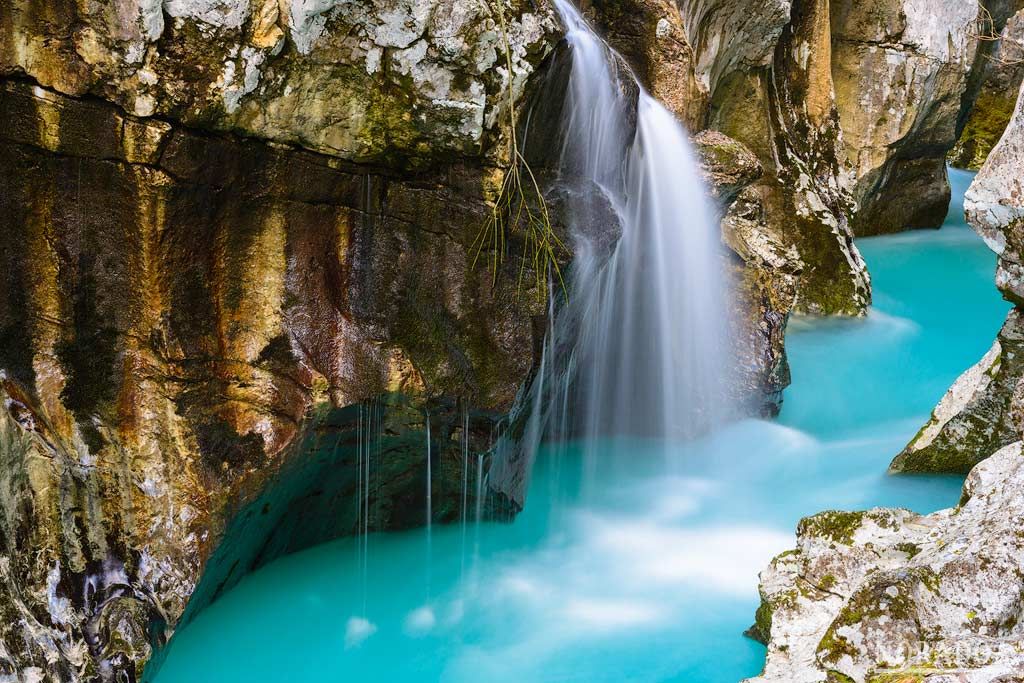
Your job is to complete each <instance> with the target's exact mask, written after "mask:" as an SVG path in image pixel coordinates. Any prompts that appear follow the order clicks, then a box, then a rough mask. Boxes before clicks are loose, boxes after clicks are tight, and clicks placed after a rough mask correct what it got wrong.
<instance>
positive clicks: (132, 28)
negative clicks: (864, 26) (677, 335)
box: [0, 0, 557, 681]
mask: <svg viewBox="0 0 1024 683" xmlns="http://www.w3.org/2000/svg"><path fill="white" fill-rule="evenodd" d="M497 7H498V6H497V5H492V4H486V3H472V2H465V3H464V2H457V3H456V2H452V3H418V4H417V3H413V2H395V3H362V4H359V3H336V4H335V3H330V2H328V3H315V4H314V3H306V2H295V3H283V4H280V5H279V4H278V3H277V2H269V3H262V2H248V1H238V2H216V3H207V2H187V1H178V0H169V1H168V2H164V3H161V2H155V3H154V2H123V3H101V4H95V3H94V4H82V3H71V2H57V3H49V2H45V3H44V2H39V3H37V2H15V1H14V0H4V2H0V76H3V77H4V80H3V81H2V83H0V120H2V121H3V124H4V125H3V126H2V128H0V272H2V273H3V279H2V281H0V282H2V284H0V384H2V393H3V400H4V410H3V411H2V414H0V431H2V433H3V439H2V446H0V454H2V455H0V457H2V458H3V460H4V466H3V467H2V468H0V481H2V482H3V484H2V486H0V509H2V510H3V516H2V518H0V585H2V589H0V614H2V615H3V617H4V618H3V619H2V620H0V622H2V623H0V643H2V647H0V677H13V678H14V679H16V680H61V681H74V680H93V679H96V678H100V679H103V680H119V681H120V680H136V679H137V678H138V677H139V676H140V674H141V670H142V666H143V665H144V663H145V662H146V661H147V659H149V658H150V656H151V655H152V653H153V651H154V649H156V648H159V647H160V646H161V645H162V644H163V643H165V642H166V640H167V638H169V637H170V635H171V634H172V633H173V631H174V629H175V628H176V627H177V626H178V625H179V624H180V623H181V620H182V619H183V618H187V615H186V609H188V614H191V613H194V612H195V611H197V610H198V609H200V608H201V607H202V605H203V604H205V603H206V602H208V601H209V600H210V599H213V598H214V597H216V595H217V594H218V593H219V592H220V591H222V590H224V589H225V588H226V587H227V586H230V585H231V583H233V582H234V581H237V580H238V578H240V577H241V576H242V575H243V574H244V573H245V572H246V571H248V570H249V569H251V568H252V567H254V566H258V565H259V564H261V563H263V562H265V561H267V560H269V559H272V558H273V557H274V556H275V555H277V554H280V553H282V552H287V551H290V550H295V549H297V548H301V547H303V546H305V545H309V544H311V543H314V542H317V541H320V540H324V539H327V538H332V537H336V536H339V535H343V534H349V533H354V532H356V531H357V530H358V529H360V528H363V529H366V528H369V529H386V528H402V527H409V526H415V525H419V524H422V523H423V522H424V521H425V518H424V514H425V513H424V512H423V510H424V508H425V506H424V505H423V504H422V502H423V500H424V498H425V496H426V492H427V490H428V489H427V486H428V483H427V480H426V476H425V475H426V472H425V470H426V467H425V464H426V452H427V448H426V447H425V446H426V437H425V434H424V433H425V431H426V430H425V427H426V423H427V421H428V420H429V422H430V427H431V430H430V431H431V435H432V440H433V448H432V449H430V450H431V452H432V455H433V459H434V463H433V465H434V471H435V472H436V473H437V475H436V479H435V481H434V482H432V484H433V487H432V488H433V497H434V500H435V503H434V508H433V509H434V514H435V517H436V518H437V519H438V520H445V519H452V518H454V517H455V516H457V515H458V502H457V501H458V495H457V490H458V482H459V481H460V480H461V478H462V473H463V469H464V467H465V462H464V460H463V459H462V456H461V453H462V449H463V446H464V444H465V445H466V447H468V448H470V449H471V450H472V452H474V453H476V452H485V451H486V450H487V449H488V448H489V446H490V443H491V439H492V438H493V437H492V435H493V430H494V423H495V421H496V420H497V419H499V418H500V416H501V415H502V414H503V413H504V412H505V411H507V410H508V407H509V406H510V405H511V402H512V400H513V399H514V397H515V394H516V392H517V391H518V388H519V386H520V384H521V383H522V382H523V380H524V379H525V378H526V377H527V376H528V374H529V372H530V370H531V368H532V366H533V364H534V362H535V360H536V356H535V349H537V348H538V347H539V345H540V336H541V334H542V330H543V326H542V325H539V324H536V323H535V320H536V319H537V318H539V317H543V313H544V301H543V296H542V293H538V292H535V291H530V284H529V283H531V282H533V279H532V278H530V277H526V278H523V282H525V283H526V284H525V285H524V284H523V282H520V278H521V276H522V272H521V270H520V265H519V261H518V258H517V254H519V253H522V249H521V248H520V247H517V246H516V245H515V244H514V243H513V244H512V245H511V246H510V249H509V255H508V256H507V258H506V259H505V260H504V261H503V263H502V264H501V266H500V268H499V270H498V271H497V272H496V273H492V272H491V271H490V270H489V269H488V267H486V266H482V267H481V266H478V265H477V260H478V256H479V254H478V251H477V248H476V247H474V243H475V242H476V240H477V238H478V236H479V233H480V226H481V225H482V224H483V223H484V221H485V219H486V217H487V216H488V215H489V213H490V210H491V209H490V203H489V202H490V193H491V192H492V190H491V189H490V188H491V187H492V186H493V178H494V177H495V176H496V175H499V174H500V172H501V164H502V159H503V155H504V150H505V149H506V148H505V145H504V144H503V138H502V134H503V132H504V131H506V130H507V121H508V116H507V114H508V109H507V108H508V106H509V103H510V102H515V101H517V100H519V99H521V97H520V96H521V94H522V93H523V91H524V88H525V82H526V78H527V76H528V75H529V74H530V73H532V72H533V71H534V70H535V68H536V67H537V66H538V65H539V64H540V63H541V62H542V61H543V60H544V58H545V56H546V55H547V54H548V53H549V52H550V51H551V49H552V47H553V45H554V42H555V39H556V30H557V26H556V24H555V22H554V20H553V18H552V15H551V13H550V12H549V11H548V10H539V11H538V10H534V9H530V8H527V7H526V6H525V5H521V4H515V3H509V4H506V5H505V6H504V7H503V8H502V10H501V12H500V13H499V12H498V11H497V9H496V8H497ZM503 22H504V23H503ZM506 44H507V46H508V54H506V52H505V46H506ZM509 60H510V61H511V64H512V72H511V73H509V71H508V69H507V64H508V62H509ZM499 177H500V175H499ZM480 258H481V259H482V260H484V261H488V260H489V259H488V258H487V255H486V254H484V255H483V256H482V257H480ZM527 272H529V271H527ZM371 479H372V481H373V482H374V485H373V486H372V487H371V486H370V485H369V482H370V481H371ZM396 501H401V504H398V503H397V502H396ZM225 539H226V542H225ZM201 578H202V588H201V590H200V594H198V595H196V596H195V597H194V598H193V597H192V595H193V592H194V591H196V589H197V586H199V585H200V579H201Z"/></svg>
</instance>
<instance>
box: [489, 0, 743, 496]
mask: <svg viewBox="0 0 1024 683" xmlns="http://www.w3.org/2000/svg"><path fill="white" fill-rule="evenodd" d="M555 5H556V7H557V9H558V12H559V14H560V15H561V18H562V21H563V23H564V24H565V27H566V42H567V43H568V46H569V56H570V57H571V60H572V66H571V71H570V75H569V83H568V86H567V87H566V88H563V90H564V92H565V94H564V97H565V102H564V106H563V108H562V140H563V141H564V142H563V145H564V146H563V148H562V152H561V159H560V179H559V185H560V189H561V191H562V194H563V196H565V197H566V202H565V205H564V208H565V209H566V210H565V211H563V212H562V215H563V216H564V217H566V220H567V221H568V227H569V230H570V234H571V237H572V247H573V250H574V259H573V264H572V273H571V275H570V279H569V283H568V288H569V292H568V299H569V302H568V304H567V305H564V306H561V307H560V309H559V310H558V311H557V312H554V314H553V315H552V316H550V318H551V320H552V322H551V327H550V328H549V332H548V338H547V340H546V342H545V347H544V357H543V359H542V361H541V364H540V367H539V369H538V371H537V374H536V376H535V378H534V381H533V384H532V386H531V387H530V389H529V390H528V391H527V392H524V394H523V395H522V396H521V400H520V403H521V405H520V407H519V408H520V411H521V412H522V411H527V410H528V411H529V415H530V417H529V421H528V423H527V425H526V428H525V430H524V435H525V436H524V439H523V440H522V442H521V443H519V444H514V445H510V444H508V443H505V444H499V446H498V450H497V452H498V454H499V456H500V457H498V458H496V461H495V466H494V467H495V469H494V470H492V471H493V472H494V477H493V482H494V484H493V485H494V486H496V487H497V488H499V490H501V491H502V492H503V493H504V494H505V495H507V496H508V497H509V498H511V499H512V500H514V501H517V502H518V503H519V504H522V501H523V499H524V496H525V481H524V480H523V479H522V477H520V476H518V475H517V474H516V472H517V471H519V472H522V471H525V472H528V471H529V469H530V467H531V464H532V463H531V462H529V461H528V462H527V463H526V466H525V467H523V466H522V463H521V462H520V461H518V460H516V461H515V462H512V460H515V459H516V458H523V457H525V458H528V459H530V460H532V457H533V454H534V453H535V452H536V450H537V447H538V445H539V443H540V442H541V441H543V440H549V441H550V440H559V439H562V438H564V437H565V436H567V435H569V436H573V437H575V438H581V439H582V440H583V443H584V448H585V452H589V451H594V449H595V448H596V447H597V444H600V443H602V442H603V441H605V440H607V439H608V438H615V437H641V438H645V439H647V438H649V439H653V440H660V442H661V443H664V444H669V443H671V441H672V440H673V439H680V438H686V437H690V436H693V435H696V434H700V433H702V432H704V431H706V430H707V429H709V428H710V427H712V426H714V425H715V424H716V423H718V422H720V421H721V420H722V419H723V418H724V417H726V416H727V414H728V410H727V409H728V403H727V400H726V393H727V392H726V390H725V387H726V381H725V377H726V374H727V372H728V371H729V368H730V353H731V351H730V349H731V346H730V342H729V339H728V327H729V324H728V323H729V320H728V315H727V310H728V306H727V302H728V299H727V296H726V291H727V289H728V284H727V281H726V276H725V273H724V267H723V266H724V264H725V257H724V253H723V248H722V246H721V238H720V234H719V227H718V216H717V213H716V210H715V208H714V207H713V205H712V204H711V202H710V200H709V198H708V195H707V191H706V188H705V186H704V183H703V181H702V179H701V177H700V175H699V170H698V165H697V162H696V159H695V154H694V152H693V150H692V148H691V144H690V142H689V139H688V138H687V134H686V131H685V130H684V129H683V127H682V126H681V125H680V123H679V122H678V121H677V120H676V118H675V117H674V116H673V115H672V114H671V113H670V112H669V111H668V110H666V109H665V108H664V107H663V106H662V105H661V104H660V103H659V102H658V101H657V100H655V99H654V98H653V97H651V96H650V95H649V94H648V93H647V92H646V91H645V90H644V89H643V88H642V87H641V86H640V84H639V83H638V82H637V80H636V78H635V77H634V76H633V74H632V73H631V72H630V71H629V69H628V67H626V66H625V62H624V61H623V60H622V58H621V57H620V56H619V55H618V54H616V53H615V52H614V51H613V50H612V49H611V48H609V47H608V46H607V45H606V44H605V43H604V42H603V41H602V40H601V39H600V38H599V37H598V36H597V35H596V34H595V33H594V31H593V30H592V29H591V28H590V26H589V25H588V24H587V22H586V20H585V19H584V18H583V17H582V16H581V15H580V14H579V12H578V11H577V10H576V8H575V7H574V6H573V5H572V4H571V3H570V2H569V1H568V0H555ZM608 224H611V225H617V227H618V228H619V229H621V236H620V237H619V238H618V240H617V242H616V241H613V240H610V239H609V237H608V233H609V232H611V231H610V230H609V229H607V225H608ZM513 419H515V417H514V418H513ZM511 451H517V452H518V455H510V452H511ZM666 452H667V451H666ZM587 460H588V463H590V462H591V461H592V458H591V457H590V456H588V458H587ZM584 466H585V467H590V466H591V465H590V464H585V465H584Z"/></svg>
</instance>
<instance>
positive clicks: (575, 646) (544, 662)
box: [157, 171, 1008, 683]
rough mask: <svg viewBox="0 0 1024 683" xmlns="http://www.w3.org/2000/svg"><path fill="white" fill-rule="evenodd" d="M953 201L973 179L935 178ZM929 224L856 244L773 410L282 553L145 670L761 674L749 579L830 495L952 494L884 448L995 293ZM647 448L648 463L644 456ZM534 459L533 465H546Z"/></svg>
mask: <svg viewBox="0 0 1024 683" xmlns="http://www.w3.org/2000/svg"><path fill="white" fill-rule="evenodd" d="M952 180H953V185H954V196H955V197H958V198H959V197H962V195H963V192H964V190H965V189H966V186H967V184H968V183H969V181H970V175H969V174H966V173H962V172H957V171H953V172H952ZM950 215H951V220H949V221H947V224H946V226H945V227H944V228H943V229H942V230H941V231H939V232H935V231H924V232H914V233H907V234H902V235H897V236H893V237H880V238H871V239H865V240H861V241H860V242H859V244H860V247H861V249H862V251H863V253H864V256H865V258H866V259H867V261H868V264H869V266H870V268H871V271H872V275H873V278H874V285H875V308H874V310H873V311H872V313H871V315H870V316H869V317H868V319H867V320H861V321H806V320H796V321H794V323H793V325H792V328H791V332H790V335H789V341H788V347H789V353H790V360H791V363H792V367H793V378H794V381H793V386H792V387H791V388H790V389H789V390H788V391H787V393H786V404H785V407H784V409H783V413H782V416H781V418H780V420H779V421H778V422H776V423H766V422H746V423H742V424H739V425H735V426H733V427H731V428H729V429H728V430H726V431H725V432H723V433H721V434H718V435H716V436H715V437H714V438H712V439H708V440H705V441H702V442H700V443H696V444H688V445H680V446H679V447H678V448H676V449H675V452H674V453H673V455H672V457H670V458H669V460H668V462H666V461H665V460H664V458H663V457H662V456H661V453H662V452H663V451H662V450H661V449H653V448H649V447H647V446H645V444H644V443H628V444H627V443H619V444H608V445H607V448H606V449H605V450H606V451H607V452H606V453H605V454H604V455H603V457H601V458H599V459H598V460H597V464H596V466H595V467H594V468H593V469H592V470H591V471H589V472H588V473H587V475H586V476H585V477H584V476H581V474H580V472H581V470H582V469H584V468H583V467H581V462H580V456H579V454H578V453H577V452H575V451H574V450H573V449H572V448H569V449H568V450H567V451H565V452H561V453H560V455H559V456H558V457H554V456H553V455H551V454H550V453H549V454H542V455H541V456H540V458H539V459H538V465H537V472H536V473H535V476H534V480H533V484H532V488H531V491H530V499H529V502H528V505H527V508H526V510H525V512H524V513H523V514H521V515H520V516H519V518H518V519H517V520H516V521H515V522H514V523H513V524H510V525H497V524H484V525H482V526H480V527H477V526H475V525H473V524H470V525H468V526H467V527H465V528H463V527H460V526H454V527H447V528H434V530H433V534H432V539H431V543H430V544H429V548H430V555H429V557H428V543H427V536H426V533H425V532H423V531H420V532H409V533H401V534H386V535H374V536H371V537H370V538H369V541H368V549H369V551H368V553H367V556H366V558H365V563H364V562H363V560H362V559H361V558H360V556H359V554H358V551H357V544H356V542H355V541H354V540H352V539H348V540H342V541H338V542H334V543H329V544H326V545H322V546H319V547H316V548H313V549H311V550H308V551H305V552H302V553H298V554H295V555H292V556H289V557H285V558H283V559H280V560H278V561H276V562H274V563H272V564H270V565H268V566H267V567H265V568H263V569H262V570H260V571H258V572H257V573H255V574H253V575H251V576H249V577H247V578H246V579H244V580H243V581H242V582H241V583H240V584H239V585H238V586H237V587H236V588H234V589H233V590H231V591H230V592H229V593H227V594H226V595H224V596H223V597H222V598H221V599H220V600H219V601H217V602H216V603H214V604H213V605H212V606H211V607H209V608H208V609H206V610H205V611H204V612H203V613H202V614H200V615H199V616H198V617H197V618H196V619H195V620H194V621H193V622H192V623H191V624H190V625H189V626H188V627H186V628H184V629H183V630H181V631H180V632H179V633H178V634H176V635H175V637H174V639H173V641H172V644H171V647H170V649H169V652H168V656H167V658H166V660H165V662H164V664H163V667H162V668H161V670H160V672H159V674H158V676H157V682H158V683H179V682H180V683H196V682H197V681H217V682H219V683H227V682H230V681H246V682H250V683H252V682H260V681H307V680H308V681H354V680H359V681H387V682H400V681H453V682H463V681H467V682H468V681H472V682H474V683H479V682H485V683H489V682H500V681H510V682H512V681H515V682H516V683H524V682H533V681H538V682H545V683H547V682H554V681H559V682H561V681H579V682H581V683H598V682H601V681H608V682H613V681H614V682H615V683H621V682H622V681H627V680H628V681H632V682H641V681H694V682H699V683H717V682H719V681H721V682H729V683H733V682H735V681H738V680H739V679H741V678H743V677H745V676H750V675H754V674H756V673H758V672H759V670H760V668H761V664H762V661H763V657H764V649H763V648H762V647H761V646H760V645H758V644H756V643H754V642H752V641H750V640H748V639H746V638H744V637H743V636H742V635H741V634H742V631H743V630H744V629H745V628H746V627H748V626H749V625H750V623H751V621H752V620H753V614H754V609H755V608H756V606H757V572H758V571H759V570H760V569H761V568H762V567H763V566H764V565H765V564H766V563H767V562H768V560H769V559H770V558H771V557H772V556H773V555H774V554H775V553H777V552H779V551H782V550H784V549H786V548H788V547H790V546H791V545H792V543H793V529H794V528H795V525H796V523H797V521H798V520H799V518H800V517H802V516H805V515H808V514H811V513H814V512H817V511H819V510H822V509H827V508H864V507H870V506H874V505H896V506H903V507H910V508H913V509H916V510H918V511H930V510H934V509H938V508H941V507H945V506H948V505H951V504H954V503H955V502H956V500H957V497H958V495H959V487H960V481H959V480H957V479H955V478H942V477H902V478H894V477H889V476H887V475H886V474H885V470H886V467H887V465H888V463H889V460H890V459H891V458H892V456H893V455H895V454H896V453H897V452H898V451H899V450H900V449H901V448H902V447H903V446H904V444H905V443H906V442H907V441H908V440H909V439H910V437H912V436H913V435H914V433H915V432H916V431H917V429H918V428H919V427H920V426H921V424H922V423H923V422H924V420H925V419H926V417H927V415H928V413H929V411H930V410H931V408H932V406H933V405H934V404H935V403H936V401H937V400H938V399H939V398H940V397H941V396H942V394H943V392H944V391H945V390H946V388H948V386H949V385H950V384H951V383H952V381H953V380H954V379H955V378H956V377H957V375H958V374H959V373H960V372H961V371H962V370H963V369H965V368H966V367H967V366H969V365H970V364H972V363H973V362H975V361H976V360H977V359H978V358H980V357H981V355H982V354H983V353H984V352H985V351H986V350H987V349H988V347H989V345H990V344H991V341H992V339H993V338H994V336H995V333H996V332H997V330H998V328H999V326H1000V324H1001V322H1002V320H1003V318H1004V317H1005V314H1006V312H1007V310H1008V306H1007V305H1006V304H1005V303H1003V302H1002V301H1001V299H1000V298H999V295H998V293H997V292H996V290H995V287H994V286H993V284H992V274H993V268H994V256H993V255H992V254H991V253H989V252H988V250H987V249H986V248H985V247H984V245H983V244H982V243H981V241H980V240H979V239H978V238H977V237H975V236H974V234H973V233H971V232H970V231H969V230H968V229H967V228H966V226H965V225H964V223H963V220H962V218H961V216H962V210H961V207H960V206H959V205H958V202H954V207H953V208H952V210H951V212H950ZM655 452H657V453H658V454H659V455H658V456H654V455H651V454H652V453H655ZM545 456H547V457H545Z"/></svg>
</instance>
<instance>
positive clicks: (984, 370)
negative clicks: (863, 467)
mask: <svg viewBox="0 0 1024 683" xmlns="http://www.w3.org/2000/svg"><path fill="white" fill-rule="evenodd" d="M1022 178H1024V88H1022V89H1021V90H1020V92H1019V95H1018V99H1017V103H1016V107H1015V110H1014V115H1013V119H1012V121H1011V122H1010V124H1009V126H1008V128H1007V130H1006V132H1005V134H1004V135H1003V137H1002V139H1001V140H1000V142H999V144H998V145H997V146H996V147H995V149H994V150H993V151H992V153H991V155H990V156H989V158H988V160H987V161H986V162H985V165H984V166H983V167H982V169H981V171H980V172H979V173H978V175H977V177H976V179H975V181H974V183H973V184H972V185H971V188H970V190H969V191H968V193H967V198H966V202H965V206H966V210H967V217H968V221H969V222H970V224H971V225H972V226H973V227H974V229H975V230H976V231H977V232H978V233H980V234H981V236H982V237H983V238H984V239H985V242H986V243H987V244H988V245H989V246H990V247H991V248H992V249H993V251H995V252H996V254H997V255H998V263H999V265H998V271H997V274H996V284H997V286H998V287H999V289H1000V290H1001V291H1002V292H1003V294H1004V295H1005V296H1006V297H1007V298H1008V299H1009V300H1010V301H1012V302H1014V303H1015V304H1017V306H1018V308H1014V310H1013V311H1011V313H1010V314H1009V317H1008V319H1007V321H1006V324H1005V325H1004V327H1003V329H1002V331H1001V332H1000V333H999V336H998V338H997V340H996V342H995V344H994V345H993V347H992V349H991V350H990V351H989V352H988V353H986V354H985V356H984V358H983V359H982V360H981V361H979V363H978V364H977V365H976V366H974V367H972V368H971V369H969V370H968V371H967V372H965V373H964V375H963V376H962V377H960V379H958V380H957V382H956V384H955V385H954V386H953V387H952V388H951V389H950V391H949V393H948V394H947V395H946V396H945V397H944V398H943V399H942V401H941V403H940V404H939V405H938V407H936V409H935V412H934V414H933V415H932V419H931V421H930V422H929V423H928V424H927V425H926V426H925V427H924V428H923V429H922V431H921V432H920V433H919V434H918V436H917V437H915V439H914V441H913V442H912V443H911V445H910V446H908V447H907V449H906V450H905V451H904V452H903V453H902V454H900V455H899V456H898V457H897V458H896V460H895V461H894V462H893V469H894V470H896V471H901V472H966V471H968V470H970V474H969V475H968V477H967V481H966V483H965V485H964V489H963V496H962V498H961V500H960V503H959V505H958V506H957V507H955V508H952V509H949V510H942V511H940V512H936V513H934V514H931V515H926V516H921V515H916V514H914V513H912V512H910V511H907V510H892V509H874V510H869V511H867V512H836V511H831V512H823V513H821V514H818V515H815V516H813V517H808V518H806V519H804V520H802V521H801V522H800V525H799V528H798V529H797V546H796V548H795V549H793V550H790V551H787V552H785V553H783V554H781V555H779V556H778V557H777V558H775V560H773V561H772V563H771V565H770V566H769V567H768V568H767V569H766V570H765V571H763V572H762V574H761V607H760V608H759V609H758V612H757V616H756V625H755V627H754V628H753V629H752V633H753V634H754V635H755V636H756V637H758V638H760V639H762V640H764V641H765V642H766V643H767V645H768V659H767V663H766V665H765V668H764V671H763V673H762V675H761V676H759V677H757V678H754V679H750V680H751V683H762V682H763V683H768V682H771V681H778V682H779V683H782V682H784V681H785V682H789V681H794V680H800V681H808V682H811V681H821V682H822V683H826V682H832V681H854V682H855V683H867V682H871V683H882V682H883V681H917V682H919V683H947V682H949V683H952V682H953V681H960V682H963V681H967V682H968V683H990V682H993V681H1006V682H1009V681H1017V680H1020V672H1021V671H1022V670H1024V658H1022V656H1021V651H1022V650H1024V629H1022V626H1021V621H1020V614H1021V611H1022V610H1024V601H1022V595H1021V590H1020V576H1021V575H1022V573H1024V548H1022V547H1021V545H1020V532H1019V520H1020V517H1021V514H1024V512H1022V509H1021V505H1022V502H1024V471H1022V469H1021V463H1022V442H1021V438H1022V436H1024V421H1022V419H1021V415H1022V414H1024V413H1022V397H1024V389H1022V388H1024V368H1022V367H1021V364H1020V359H1019V357H1018V356H1019V355H1020V352H1021V351H1020V348H1019V346H1020V340H1021V338H1022V330H1021V310H1020V308H1019V306H1020V305H1021V304H1024V296H1022V294H1024V284H1022V283H1024V279H1022V277H1021V273H1022V271H1021V266H1020V264H1021V254H1020V245H1021V244H1024V242H1022V241H1021V239H1022V231H1024V180H1022Z"/></svg>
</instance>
